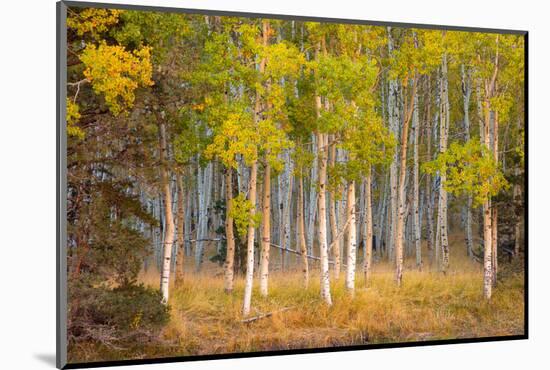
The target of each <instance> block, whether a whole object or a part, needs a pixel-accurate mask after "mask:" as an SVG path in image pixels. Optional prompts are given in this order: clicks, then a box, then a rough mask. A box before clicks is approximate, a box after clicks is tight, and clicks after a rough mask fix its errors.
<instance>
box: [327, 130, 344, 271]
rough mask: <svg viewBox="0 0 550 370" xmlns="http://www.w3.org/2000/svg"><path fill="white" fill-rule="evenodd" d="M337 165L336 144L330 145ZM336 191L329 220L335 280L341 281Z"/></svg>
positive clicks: (332, 199)
mask: <svg viewBox="0 0 550 370" xmlns="http://www.w3.org/2000/svg"><path fill="white" fill-rule="evenodd" d="M333 141H334V140H333ZM335 164H336V144H334V142H333V143H332V144H331V145H330V165H331V167H334V165H335ZM335 195H336V194H335V191H334V192H333V193H332V194H331V196H330V203H329V218H330V230H331V243H332V256H333V258H334V279H335V280H338V279H340V269H341V257H340V240H339V238H338V237H337V236H338V224H337V222H336V196H335Z"/></svg>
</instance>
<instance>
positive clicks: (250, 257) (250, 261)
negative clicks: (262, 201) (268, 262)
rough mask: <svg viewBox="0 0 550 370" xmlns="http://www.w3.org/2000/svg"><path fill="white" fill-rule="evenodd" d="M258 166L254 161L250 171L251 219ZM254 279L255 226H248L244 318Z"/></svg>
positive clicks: (254, 204) (248, 312) (249, 301)
mask: <svg viewBox="0 0 550 370" xmlns="http://www.w3.org/2000/svg"><path fill="white" fill-rule="evenodd" d="M257 172H258V164H257V161H254V162H253V163H252V166H251V170H250V182H249V184H250V187H249V190H248V200H249V201H250V203H251V204H252V205H253V207H252V208H251V209H250V218H251V219H252V218H253V217H254V215H255V214H256V180H257ZM253 279H254V224H253V223H251V224H250V225H249V226H248V235H247V242H246V276H245V286H244V302H243V316H248V315H249V314H250V303H251V301H252V283H253Z"/></svg>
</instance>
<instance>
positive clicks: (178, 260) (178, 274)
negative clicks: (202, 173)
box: [175, 174, 185, 285]
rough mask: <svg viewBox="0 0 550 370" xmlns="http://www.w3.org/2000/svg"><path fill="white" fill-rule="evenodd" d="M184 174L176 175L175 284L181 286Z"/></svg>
mask: <svg viewBox="0 0 550 370" xmlns="http://www.w3.org/2000/svg"><path fill="white" fill-rule="evenodd" d="M181 177H182V174H177V175H176V183H177V187H178V204H177V206H178V215H177V217H178V238H177V239H178V240H177V246H178V247H177V254H176V282H175V284H176V285H178V284H181V283H182V282H183V265H184V264H183V259H184V256H185V234H184V229H185V209H184V207H183V202H184V197H185V195H184V194H183V180H182V178H181Z"/></svg>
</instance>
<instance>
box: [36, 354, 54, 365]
mask: <svg viewBox="0 0 550 370" xmlns="http://www.w3.org/2000/svg"><path fill="white" fill-rule="evenodd" d="M34 358H36V359H37V360H40V361H42V362H43V363H45V364H46V365H50V366H53V367H55V365H56V363H55V353H35V354H34Z"/></svg>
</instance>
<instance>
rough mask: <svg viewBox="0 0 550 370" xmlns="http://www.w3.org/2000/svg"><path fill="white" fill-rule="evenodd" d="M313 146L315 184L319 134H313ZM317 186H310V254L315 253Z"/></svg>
mask: <svg viewBox="0 0 550 370" xmlns="http://www.w3.org/2000/svg"><path fill="white" fill-rule="evenodd" d="M312 142H313V144H312V148H313V156H314V157H313V164H312V166H311V184H315V183H317V181H318V178H317V177H318V173H317V172H318V163H319V154H318V150H317V148H318V147H319V145H318V143H317V135H316V134H315V133H313V134H312ZM317 203H318V199H317V187H316V186H310V188H309V210H308V218H307V222H308V224H307V243H308V245H307V249H308V253H309V254H313V242H314V239H315V238H314V236H313V234H314V229H315V215H316V211H317Z"/></svg>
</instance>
